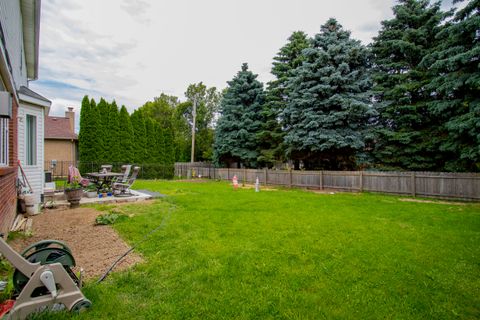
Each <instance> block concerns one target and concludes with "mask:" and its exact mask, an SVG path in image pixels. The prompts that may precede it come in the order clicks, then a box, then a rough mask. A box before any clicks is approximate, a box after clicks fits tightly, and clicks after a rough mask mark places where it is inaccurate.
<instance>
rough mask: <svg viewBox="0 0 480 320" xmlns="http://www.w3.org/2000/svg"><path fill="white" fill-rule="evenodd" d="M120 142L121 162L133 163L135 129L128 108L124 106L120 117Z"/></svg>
mask: <svg viewBox="0 0 480 320" xmlns="http://www.w3.org/2000/svg"><path fill="white" fill-rule="evenodd" d="M118 123H119V125H118V140H119V147H120V153H119V154H120V158H119V161H120V162H124V163H132V162H133V158H134V148H135V146H134V140H133V127H132V123H131V122H130V116H129V114H128V111H127V108H125V106H122V108H121V109H120V113H119V116H118Z"/></svg>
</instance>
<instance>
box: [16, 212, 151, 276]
mask: <svg viewBox="0 0 480 320" xmlns="http://www.w3.org/2000/svg"><path fill="white" fill-rule="evenodd" d="M100 213H101V212H99V211H97V210H95V209H93V208H77V209H71V210H48V211H47V212H45V213H43V214H40V215H36V216H33V217H32V219H33V230H32V236H31V237H18V238H16V239H15V240H13V241H12V242H11V243H10V245H11V246H12V247H13V248H14V249H15V250H17V251H19V252H20V251H22V250H23V249H24V248H25V247H27V246H28V245H29V244H32V243H35V242H37V241H40V240H45V239H55V240H60V241H63V242H65V243H66V244H67V245H68V247H69V248H70V249H71V250H72V252H73V256H74V258H75V260H76V263H77V268H78V267H82V268H83V269H84V272H85V274H84V275H85V277H86V279H91V278H94V277H98V276H100V275H101V274H103V273H104V272H105V270H106V269H107V268H108V267H110V265H111V264H112V263H113V262H114V261H115V260H116V259H117V258H118V257H119V256H120V255H121V254H123V253H124V252H125V251H127V250H128V249H129V248H130V247H129V246H128V245H127V244H126V243H125V241H123V240H122V239H121V238H120V236H119V235H118V234H117V233H116V232H115V230H113V229H112V228H111V227H110V226H95V225H94V223H95V218H96V217H97V216H98V215H99V214H100ZM140 261H142V258H141V257H140V256H139V255H138V254H136V253H135V252H132V253H130V254H129V255H128V256H127V257H126V258H125V259H123V260H122V261H121V262H120V263H119V264H118V265H117V267H116V268H115V270H116V271H117V270H123V269H126V268H128V267H129V266H131V265H133V264H135V263H138V262H140Z"/></svg>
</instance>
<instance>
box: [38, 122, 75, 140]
mask: <svg viewBox="0 0 480 320" xmlns="http://www.w3.org/2000/svg"><path fill="white" fill-rule="evenodd" d="M45 139H59V140H72V139H73V140H78V136H77V135H76V134H75V133H73V132H72V130H71V128H70V119H68V118H63V117H45Z"/></svg>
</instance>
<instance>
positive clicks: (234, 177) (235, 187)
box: [232, 175, 238, 190]
mask: <svg viewBox="0 0 480 320" xmlns="http://www.w3.org/2000/svg"><path fill="white" fill-rule="evenodd" d="M232 184H233V189H235V190H236V189H237V188H238V178H237V175H234V176H233V179H232Z"/></svg>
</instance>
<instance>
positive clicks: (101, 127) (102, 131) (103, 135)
mask: <svg viewBox="0 0 480 320" xmlns="http://www.w3.org/2000/svg"><path fill="white" fill-rule="evenodd" d="M97 115H98V119H97V130H96V131H97V135H96V139H97V143H98V150H97V159H96V160H97V161H98V162H101V163H107V162H108V161H109V150H108V149H109V144H108V142H109V141H108V131H109V112H108V104H107V102H106V101H105V99H103V98H100V102H98V104H97Z"/></svg>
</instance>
